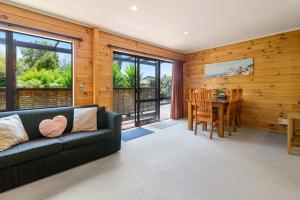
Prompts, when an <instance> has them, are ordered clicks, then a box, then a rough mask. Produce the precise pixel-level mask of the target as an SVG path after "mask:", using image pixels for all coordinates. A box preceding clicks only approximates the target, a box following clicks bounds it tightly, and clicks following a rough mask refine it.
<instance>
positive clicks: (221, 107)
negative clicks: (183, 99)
mask: <svg viewBox="0 0 300 200" xmlns="http://www.w3.org/2000/svg"><path fill="white" fill-rule="evenodd" d="M187 102H188V129H189V130H193V113H192V112H193V106H194V103H193V102H192V101H191V100H187ZM228 102H229V101H228V100H226V99H217V98H215V99H213V100H212V107H213V108H217V109H218V137H220V138H223V137H224V114H225V109H226V107H227V106H228Z"/></svg>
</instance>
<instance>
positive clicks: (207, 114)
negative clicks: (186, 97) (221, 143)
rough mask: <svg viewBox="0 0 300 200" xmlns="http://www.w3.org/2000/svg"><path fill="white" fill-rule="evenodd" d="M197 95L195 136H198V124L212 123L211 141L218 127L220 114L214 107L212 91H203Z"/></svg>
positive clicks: (194, 116) (194, 115)
mask: <svg viewBox="0 0 300 200" xmlns="http://www.w3.org/2000/svg"><path fill="white" fill-rule="evenodd" d="M194 95H195V102H194V103H195V112H194V113H193V118H194V121H195V135H196V134H197V129H198V124H199V123H202V125H203V124H205V125H206V124H207V123H210V139H212V138H213V131H214V127H215V126H217V125H218V114H217V112H215V111H214V110H213V107H212V96H211V90H202V91H199V92H197V93H195V94H194Z"/></svg>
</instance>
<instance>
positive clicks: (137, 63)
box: [112, 50, 172, 127]
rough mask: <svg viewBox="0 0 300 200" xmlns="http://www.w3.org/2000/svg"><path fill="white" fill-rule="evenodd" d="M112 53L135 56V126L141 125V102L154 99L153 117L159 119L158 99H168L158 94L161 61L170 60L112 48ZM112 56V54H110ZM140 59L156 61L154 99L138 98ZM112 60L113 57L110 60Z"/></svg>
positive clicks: (159, 89)
mask: <svg viewBox="0 0 300 200" xmlns="http://www.w3.org/2000/svg"><path fill="white" fill-rule="evenodd" d="M114 54H118V55H126V56H131V57H134V58H135V62H134V64H135V81H134V82H135V83H134V89H135V95H134V102H135V104H134V112H135V113H134V124H135V127H139V126H141V123H140V112H139V111H140V108H139V107H140V105H139V104H140V103H141V102H153V101H155V104H156V105H155V112H156V113H155V118H156V121H160V101H161V100H164V99H170V98H169V97H166V98H162V97H161V95H160V92H161V88H160V78H161V77H160V75H161V74H160V73H161V63H172V61H171V60H162V59H161V60H160V59H157V58H151V57H145V56H140V55H135V54H130V53H126V52H122V51H117V50H114V51H113V55H114ZM112 57H114V56H112ZM140 59H145V60H150V61H156V62H157V63H156V66H155V71H156V72H155V82H156V92H155V98H154V99H149V100H148V99H147V100H140V99H139V98H140V95H139V94H138V93H140V91H139V89H140V88H139V83H140V82H139V81H140V80H138V79H139V75H138V74H139V73H140ZM112 61H114V59H113V60H112Z"/></svg>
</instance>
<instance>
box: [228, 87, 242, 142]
mask: <svg viewBox="0 0 300 200" xmlns="http://www.w3.org/2000/svg"><path fill="white" fill-rule="evenodd" d="M238 99H239V97H238V90H237V89H232V90H230V92H229V103H228V107H227V111H226V125H227V129H228V135H230V136H231V135H232V134H231V132H232V131H233V132H235V131H236V116H237V107H238Z"/></svg>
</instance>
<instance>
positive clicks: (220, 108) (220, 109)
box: [218, 103, 224, 138]
mask: <svg viewBox="0 0 300 200" xmlns="http://www.w3.org/2000/svg"><path fill="white" fill-rule="evenodd" d="M218 136H219V137H221V138H223V137H224V104H222V103H220V104H219V106H218Z"/></svg>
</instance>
